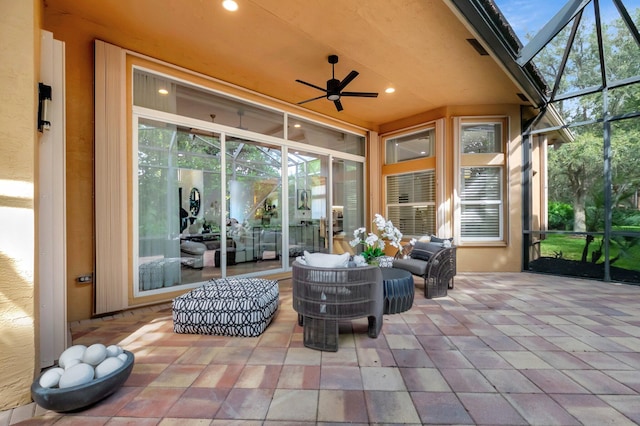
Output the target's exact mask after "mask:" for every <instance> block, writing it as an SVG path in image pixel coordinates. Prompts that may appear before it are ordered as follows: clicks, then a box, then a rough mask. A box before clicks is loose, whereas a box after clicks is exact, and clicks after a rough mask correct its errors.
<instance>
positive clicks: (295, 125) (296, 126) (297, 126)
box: [293, 124, 302, 129]
mask: <svg viewBox="0 0 640 426" xmlns="http://www.w3.org/2000/svg"><path fill="white" fill-rule="evenodd" d="M293 127H295V128H296V129H298V128H300V127H302V126H300V125H299V124H294V125H293Z"/></svg>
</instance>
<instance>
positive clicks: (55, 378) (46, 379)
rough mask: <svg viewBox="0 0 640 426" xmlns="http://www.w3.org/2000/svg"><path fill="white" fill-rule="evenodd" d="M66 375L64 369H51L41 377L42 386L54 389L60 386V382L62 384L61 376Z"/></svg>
mask: <svg viewBox="0 0 640 426" xmlns="http://www.w3.org/2000/svg"><path fill="white" fill-rule="evenodd" d="M63 373H64V369H63V368H60V367H55V368H50V369H49V370H47V371H45V372H44V373H42V376H40V381H39V382H38V383H40V386H42V387H43V388H53V387H56V386H58V382H60V376H62V374H63Z"/></svg>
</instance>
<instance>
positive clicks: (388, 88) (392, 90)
mask: <svg viewBox="0 0 640 426" xmlns="http://www.w3.org/2000/svg"><path fill="white" fill-rule="evenodd" d="M395 91H396V89H394V88H393V87H387V88H386V89H384V93H393V92H395Z"/></svg>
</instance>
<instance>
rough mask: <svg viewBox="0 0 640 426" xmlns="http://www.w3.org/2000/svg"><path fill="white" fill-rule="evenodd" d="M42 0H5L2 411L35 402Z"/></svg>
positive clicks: (0, 48) (0, 196)
mask: <svg viewBox="0 0 640 426" xmlns="http://www.w3.org/2000/svg"><path fill="white" fill-rule="evenodd" d="M39 27H40V1H39V0H0V40H2V42H0V93H2V102H1V103H0V235H1V237H0V325H1V328H0V329H1V330H2V332H1V333H0V378H1V379H0V410H5V409H8V408H12V407H16V406H19V405H23V404H27V403H29V402H31V396H30V393H29V387H30V386H31V382H32V381H33V378H34V374H35V369H36V365H37V354H38V345H37V343H36V342H37V338H38V336H37V331H36V328H35V324H36V323H37V312H36V301H37V297H36V290H35V288H36V287H35V284H36V282H37V271H36V267H35V261H34V259H35V256H34V253H35V251H36V242H35V235H36V226H35V204H36V203H35V201H34V195H35V194H36V190H37V188H36V187H35V185H36V173H37V165H36V147H37V131H36V123H35V119H36V113H37V102H36V97H37V81H38V78H37V76H38V72H37V70H38V67H39V57H40V55H39V53H38V54H36V52H39V51H40V44H39V40H40V38H39V34H40V32H39Z"/></svg>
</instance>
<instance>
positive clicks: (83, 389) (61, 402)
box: [31, 351, 134, 412]
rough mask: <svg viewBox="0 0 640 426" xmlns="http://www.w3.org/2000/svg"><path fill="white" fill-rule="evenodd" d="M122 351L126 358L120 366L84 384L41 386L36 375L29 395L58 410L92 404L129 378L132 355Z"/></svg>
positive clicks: (48, 407) (48, 408) (68, 409)
mask: <svg viewBox="0 0 640 426" xmlns="http://www.w3.org/2000/svg"><path fill="white" fill-rule="evenodd" d="M124 353H125V354H127V360H126V361H125V362H124V364H123V365H122V367H120V368H119V369H117V370H115V371H113V372H112V373H111V374H108V375H106V376H104V377H101V378H99V379H96V380H92V381H90V382H89V383H85V384H84V385H78V386H72V387H70V388H64V389H60V388H43V387H42V386H40V377H38V378H37V379H36V380H35V381H34V382H33V384H32V385H31V397H32V398H33V400H34V401H35V402H36V403H37V404H38V405H39V406H41V407H42V408H44V409H47V410H53V411H58V412H65V411H76V410H80V409H81V408H86V407H88V406H90V405H93V404H95V403H96V402H98V401H100V400H101V399H104V398H106V397H107V396H109V395H111V394H112V393H114V392H115V391H116V390H118V388H119V387H120V386H122V385H123V383H124V382H126V381H127V378H129V375H130V374H131V370H133V361H134V356H133V353H131V352H129V351H124ZM43 374H44V373H43Z"/></svg>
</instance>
